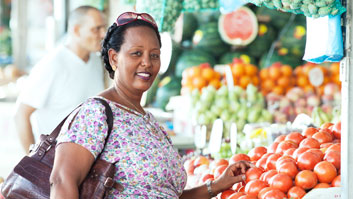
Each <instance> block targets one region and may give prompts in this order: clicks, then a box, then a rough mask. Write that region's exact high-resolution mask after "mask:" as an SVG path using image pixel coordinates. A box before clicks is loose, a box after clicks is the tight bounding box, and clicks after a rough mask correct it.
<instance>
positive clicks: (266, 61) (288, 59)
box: [259, 50, 303, 69]
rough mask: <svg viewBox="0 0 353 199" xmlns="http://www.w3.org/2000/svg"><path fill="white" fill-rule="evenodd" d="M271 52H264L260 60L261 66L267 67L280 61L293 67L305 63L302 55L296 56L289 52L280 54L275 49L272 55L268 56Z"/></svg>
mask: <svg viewBox="0 0 353 199" xmlns="http://www.w3.org/2000/svg"><path fill="white" fill-rule="evenodd" d="M268 54H269V53H266V54H264V55H263V56H262V57H261V59H260V62H259V67H260V68H261V69H262V68H267V67H269V66H271V65H272V64H273V63H275V62H280V63H282V64H288V65H290V66H291V67H292V68H295V67H297V66H299V65H302V64H303V60H302V59H301V57H297V56H294V55H292V54H287V55H285V56H281V55H279V54H278V51H276V50H275V51H273V53H272V55H270V57H268Z"/></svg>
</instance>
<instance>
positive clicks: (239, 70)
mask: <svg viewBox="0 0 353 199" xmlns="http://www.w3.org/2000/svg"><path fill="white" fill-rule="evenodd" d="M231 70H232V73H233V76H236V77H240V76H242V75H244V74H245V68H244V65H243V64H241V63H239V64H234V65H233V66H232V67H231Z"/></svg>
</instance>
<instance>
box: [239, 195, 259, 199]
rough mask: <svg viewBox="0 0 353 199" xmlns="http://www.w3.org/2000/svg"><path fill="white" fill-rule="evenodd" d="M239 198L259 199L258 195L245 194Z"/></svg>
mask: <svg viewBox="0 0 353 199" xmlns="http://www.w3.org/2000/svg"><path fill="white" fill-rule="evenodd" d="M239 199H257V197H256V196H249V195H243V196H240V198H239Z"/></svg>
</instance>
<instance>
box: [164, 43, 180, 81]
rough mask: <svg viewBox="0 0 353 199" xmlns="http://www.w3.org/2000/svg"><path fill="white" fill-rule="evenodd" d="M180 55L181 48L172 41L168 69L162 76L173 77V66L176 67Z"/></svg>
mask: <svg viewBox="0 0 353 199" xmlns="http://www.w3.org/2000/svg"><path fill="white" fill-rule="evenodd" d="M181 53H182V48H181V46H180V44H178V43H177V42H175V41H174V40H172V55H171V58H170V62H169V65H168V69H167V71H166V72H165V73H164V76H167V75H173V74H174V72H175V66H176V63H177V61H178V59H179V56H180V54H181Z"/></svg>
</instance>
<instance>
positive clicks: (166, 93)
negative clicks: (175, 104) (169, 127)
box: [155, 76, 181, 110]
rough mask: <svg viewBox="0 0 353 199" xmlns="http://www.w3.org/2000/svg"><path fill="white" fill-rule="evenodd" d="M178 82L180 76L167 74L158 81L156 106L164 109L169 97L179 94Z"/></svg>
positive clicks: (179, 86) (179, 85)
mask: <svg viewBox="0 0 353 199" xmlns="http://www.w3.org/2000/svg"><path fill="white" fill-rule="evenodd" d="M180 82H181V80H180V78H178V77H175V76H167V77H165V78H163V79H162V80H161V81H160V82H159V84H158V88H157V91H156V99H155V105H156V107H158V108H160V109H163V110H165V108H166V106H167V104H168V102H169V99H170V97H172V96H176V95H180V89H181V84H180Z"/></svg>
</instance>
